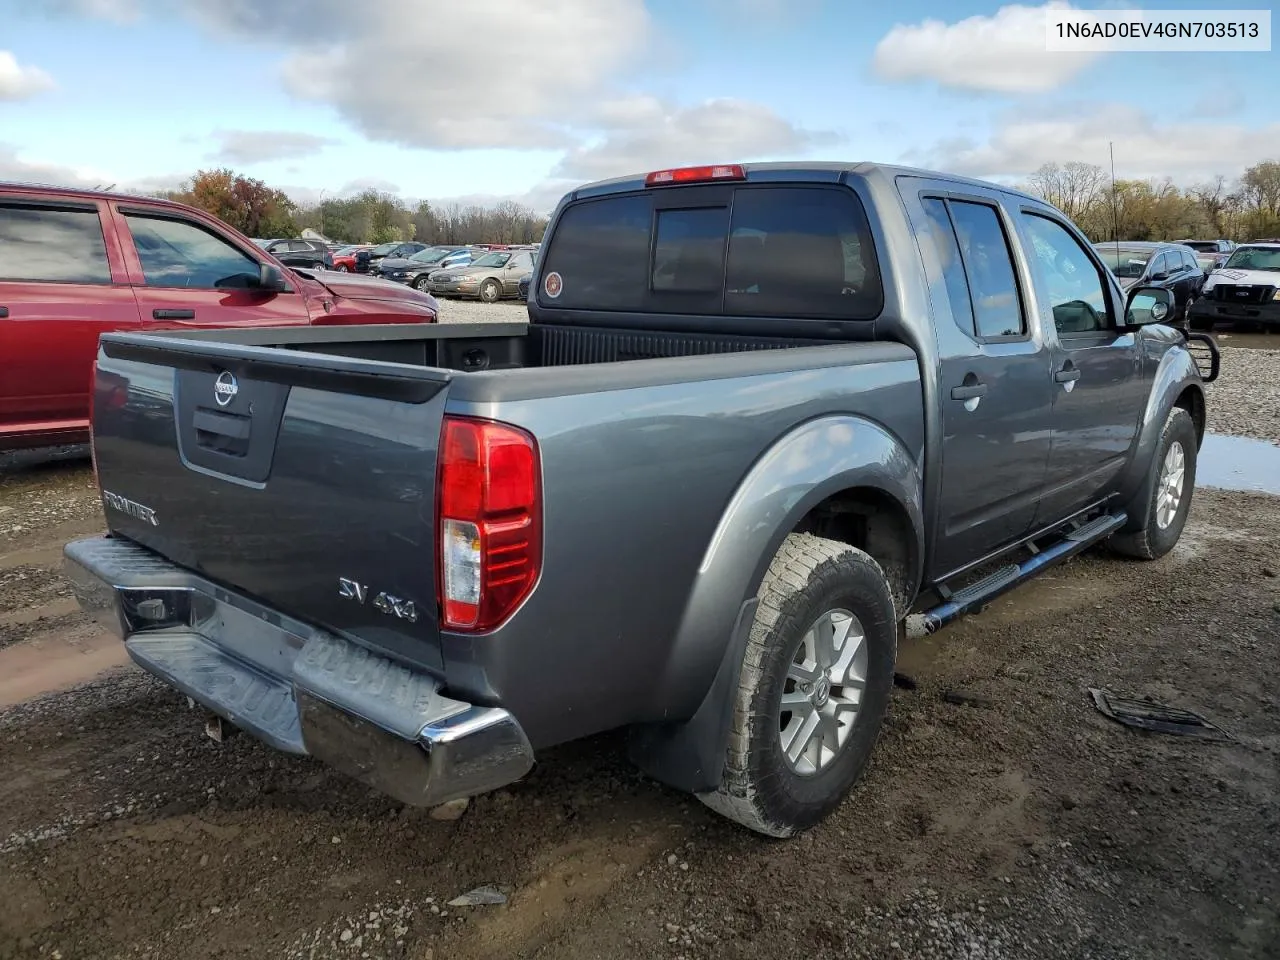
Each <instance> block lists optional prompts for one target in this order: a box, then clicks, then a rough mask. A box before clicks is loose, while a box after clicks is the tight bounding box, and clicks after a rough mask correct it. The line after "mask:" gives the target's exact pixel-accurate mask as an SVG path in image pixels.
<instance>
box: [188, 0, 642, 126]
mask: <svg viewBox="0 0 1280 960" xmlns="http://www.w3.org/2000/svg"><path fill="white" fill-rule="evenodd" d="M187 4H188V9H189V10H190V11H191V12H192V13H193V15H194V16H196V18H197V19H198V20H199V21H200V22H201V23H203V24H204V25H205V26H206V27H209V28H212V29H214V30H217V31H219V32H221V33H224V34H231V35H233V36H236V37H239V38H241V39H248V40H253V41H259V42H261V41H266V42H270V43H273V44H276V45H280V46H282V47H283V48H284V49H285V50H286V51H287V53H286V56H285V59H284V61H283V64H282V76H283V79H284V83H285V86H286V87H287V89H288V90H289V91H290V92H291V93H292V94H294V95H295V96H297V97H299V98H301V99H308V100H315V101H319V102H322V103H326V104H328V105H330V106H332V107H333V108H334V109H335V110H336V111H337V112H338V114H339V115H340V116H341V117H342V118H343V119H344V120H345V121H346V122H347V123H349V124H350V125H351V126H352V127H354V128H355V129H357V130H359V131H360V132H361V133H363V134H365V135H366V136H368V137H370V138H373V139H376V140H381V141H386V142H391V143H398V144H402V145H404V146H409V147H426V148H443V149H467V148H502V147H512V148H536V147H560V146H564V145H566V144H568V143H570V142H572V140H571V137H570V136H569V134H568V132H567V129H566V128H567V127H569V126H571V125H572V124H573V123H574V122H575V121H576V120H577V119H578V118H580V117H581V115H582V114H581V111H582V108H583V106H584V105H585V106H589V105H590V104H591V103H593V102H594V101H596V100H598V99H600V98H601V97H603V96H606V95H607V91H608V90H609V88H610V86H611V85H612V84H613V83H614V82H615V81H616V80H617V78H618V77H619V76H620V75H621V73H622V72H623V71H624V70H625V69H626V68H627V67H628V66H630V65H631V64H633V63H634V62H636V61H637V58H638V57H639V56H640V54H641V53H642V51H643V50H644V49H645V47H646V45H647V44H648V42H649V39H650V27H651V24H650V20H649V15H648V12H647V10H646V9H645V5H644V2H643V0H541V2H539V3H537V4H529V3H528V2H527V0H488V2H486V3H485V4H483V5H482V6H480V7H476V6H474V5H469V4H465V3H453V4H437V3H431V4H427V3H424V2H422V0H417V2H412V0H411V2H408V3H400V4H374V5H368V6H363V5H360V4H353V3H351V2H350V0H343V2H338V0H315V2H312V3H306V4H302V3H300V2H299V0H273V2H271V3H261V2H259V0H220V2H217V3H214V2H202V0H187Z"/></svg>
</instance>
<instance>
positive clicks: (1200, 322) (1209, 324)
mask: <svg viewBox="0 0 1280 960" xmlns="http://www.w3.org/2000/svg"><path fill="white" fill-rule="evenodd" d="M1187 326H1188V327H1189V328H1191V329H1192V330H1195V331H1197V332H1199V333H1205V332H1208V331H1211V330H1213V317H1195V316H1192V315H1191V308H1190V307H1188V308H1187Z"/></svg>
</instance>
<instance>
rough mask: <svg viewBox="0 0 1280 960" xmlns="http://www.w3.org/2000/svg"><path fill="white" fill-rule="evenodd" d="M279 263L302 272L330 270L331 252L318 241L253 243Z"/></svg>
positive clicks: (265, 241)
mask: <svg viewBox="0 0 1280 960" xmlns="http://www.w3.org/2000/svg"><path fill="white" fill-rule="evenodd" d="M253 242H254V243H256V244H257V245H258V246H260V247H261V248H262V249H263V250H265V251H267V253H269V254H271V255H272V256H273V257H275V258H276V259H277V260H279V261H280V262H281V263H283V264H286V265H287V266H290V267H301V268H302V269H304V270H332V269H333V251H331V250H330V249H329V247H328V245H327V244H325V243H322V242H321V241H319V240H255V241H253Z"/></svg>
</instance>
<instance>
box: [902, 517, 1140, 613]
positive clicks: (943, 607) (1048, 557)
mask: <svg viewBox="0 0 1280 960" xmlns="http://www.w3.org/2000/svg"><path fill="white" fill-rule="evenodd" d="M1127 520H1128V517H1127V516H1126V515H1125V514H1124V513H1104V514H1103V515H1102V516H1100V517H1097V518H1096V519H1093V520H1090V521H1088V522H1087V523H1085V524H1082V525H1081V526H1079V527H1076V528H1075V529H1074V530H1071V531H1069V532H1068V533H1065V534H1064V535H1063V536H1062V538H1061V539H1060V540H1058V541H1056V542H1055V543H1053V545H1052V546H1048V547H1045V548H1044V549H1042V550H1038V551H1036V552H1035V553H1033V554H1032V555H1031V556H1030V557H1028V558H1027V559H1026V560H1023V561H1022V562H1021V563H1010V564H1006V565H1005V566H1003V567H1001V568H1000V569H999V570H997V571H995V573H992V574H988V575H987V576H985V577H983V578H982V579H981V580H979V581H977V582H976V583H971V584H970V585H969V586H967V587H964V588H963V589H961V590H957V591H956V592H955V593H953V594H951V596H950V598H949V599H948V600H947V601H946V602H945V603H941V604H939V605H938V606H936V607H934V608H933V609H932V610H926V611H925V612H924V613H922V614H916V615H914V616H912V617H909V618H908V622H909V623H910V624H911V626H912V627H914V628H915V629H913V630H912V631H911V632H912V633H915V634H920V633H925V634H928V633H936V632H937V631H939V630H941V629H942V628H943V627H945V626H946V625H947V624H948V623H950V622H951V621H952V620H955V619H956V618H957V617H961V616H963V615H964V614H966V613H968V612H969V611H971V610H973V609H975V608H978V607H985V606H986V605H987V604H989V603H990V602H991V601H992V600H994V599H995V598H996V597H998V596H1000V595H1001V594H1003V593H1007V592H1008V591H1010V590H1012V589H1013V588H1014V587H1016V586H1019V585H1020V584H1023V583H1026V582H1027V581H1028V580H1030V579H1031V578H1032V577H1034V576H1035V575H1036V574H1038V573H1041V572H1043V571H1044V570H1045V568H1047V567H1050V566H1052V565H1053V564H1055V563H1057V562H1059V561H1060V560H1066V559H1067V558H1068V557H1074V556H1075V555H1076V554H1078V553H1081V552H1082V551H1084V550H1086V549H1088V548H1089V547H1091V546H1093V545H1094V544H1095V543H1098V542H1099V541H1101V540H1105V539H1106V538H1107V537H1109V536H1111V534H1113V533H1115V532H1116V531H1117V530H1119V529H1120V528H1121V527H1123V526H1124V525H1125V522H1126V521H1127ZM911 621H915V623H911ZM921 621H923V622H922V623H921ZM921 627H923V629H920V628H921Z"/></svg>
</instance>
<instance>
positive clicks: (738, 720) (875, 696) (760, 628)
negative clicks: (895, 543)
mask: <svg viewBox="0 0 1280 960" xmlns="http://www.w3.org/2000/svg"><path fill="white" fill-rule="evenodd" d="M759 597H760V605H759V607H758V609H757V611H756V618H755V622H754V623H753V624H752V627H751V635H750V638H749V640H748V641H747V647H746V651H745V654H744V657H743V663H742V673H741V676H740V677H739V680H738V689H737V692H736V695H735V700H734V705H733V714H732V718H731V720H730V729H729V742H728V749H727V751H726V755H725V768H724V772H723V774H722V776H721V781H720V787H719V789H717V790H716V791H714V792H709V793H704V794H699V799H700V800H702V802H703V803H705V804H706V805H707V806H708V807H710V808H711V809H712V810H715V811H716V812H717V813H719V814H721V815H723V816H725V817H728V818H729V819H730V820H734V821H736V822H738V823H740V824H742V825H743V826H744V827H747V828H748V829H750V830H754V831H755V832H757V833H761V834H764V835H766V836H771V837H789V836H792V835H794V834H796V833H798V832H800V831H802V830H806V829H808V828H809V827H812V826H814V825H815V824H817V823H819V822H820V821H822V820H823V819H824V818H825V817H827V816H828V815H829V814H830V813H831V812H832V811H833V810H834V809H835V808H836V807H837V806H839V804H840V802H841V801H842V800H843V799H844V798H845V796H846V795H847V794H848V793H849V791H850V790H851V789H852V788H853V785H854V784H855V783H856V782H857V781H858V778H859V777H861V776H862V772H863V770H864V769H865V768H866V765H867V761H868V759H869V758H870V756H871V751H872V749H873V748H874V746H875V743H876V739H877V737H878V736H879V733H880V726H881V723H882V722H883V720H884V715H885V711H886V710H887V709H888V706H889V697H890V694H891V692H892V687H893V669H894V662H895V660H896V659H897V646H898V628H897V616H896V614H895V611H894V602H893V592H892V589H891V587H890V585H889V582H888V580H887V579H886V578H885V575H884V571H883V570H881V568H880V565H879V564H878V563H876V561H875V560H873V559H872V558H871V557H870V556H868V555H867V554H866V553H864V552H863V551H861V550H859V549H857V548H856V547H852V546H850V545H849V544H847V543H840V542H838V541H835V540H827V539H824V538H822V537H815V536H813V535H811V534H795V533H793V534H791V535H789V536H788V537H787V539H786V540H785V541H783V544H782V547H781V549H779V551H778V553H777V555H776V556H775V557H774V558H773V563H772V564H771V565H770V566H769V571H768V573H767V574H765V578H764V582H763V584H761V587H760V592H759ZM836 610H843V611H847V612H848V613H851V614H853V616H854V617H856V620H857V621H858V622H859V623H860V624H861V627H862V631H861V632H862V636H863V637H864V640H863V644H862V649H864V650H865V656H863V655H862V654H859V655H858V656H859V657H862V660H861V661H860V664H861V669H858V670H856V671H854V672H861V673H862V674H863V677H864V684H863V687H862V691H861V699H860V701H859V703H858V709H857V712H856V714H855V716H854V718H853V719H852V720H851V721H850V723H849V725H848V733H847V734H845V736H846V739H845V740H844V741H843V742H842V743H840V744H839V745H838V746H837V748H836V749H834V750H832V751H831V754H832V757H831V759H830V760H828V761H825V765H822V764H819V765H818V766H817V767H816V768H813V769H809V770H808V771H805V772H802V771H799V770H798V769H797V768H796V766H795V765H793V762H792V761H790V760H788V758H787V756H786V753H785V752H784V748H783V742H782V737H783V731H784V728H786V729H789V727H788V725H787V724H786V723H784V721H785V720H787V718H790V720H791V722H793V723H794V722H796V718H797V717H798V716H801V714H799V713H795V714H793V713H792V711H788V710H786V709H785V708H784V706H783V695H784V694H786V695H787V696H788V697H789V698H794V697H803V696H810V697H814V698H816V697H820V696H821V704H820V706H821V707H822V708H825V707H826V705H827V704H828V703H830V704H832V710H833V711H834V710H836V709H838V708H837V707H836V706H835V704H837V703H839V702H840V700H841V699H842V698H845V697H850V696H851V695H852V693H853V691H855V690H856V685H854V684H851V683H846V684H844V685H831V686H829V687H827V688H826V689H828V690H829V691H830V694H829V696H830V698H831V699H827V697H826V696H822V688H821V687H820V684H821V678H822V677H826V676H827V674H825V673H822V672H821V671H814V672H815V673H816V675H817V676H818V677H819V681H818V682H817V683H815V684H814V689H813V691H807V692H802V691H801V690H800V687H799V686H797V685H796V684H797V681H796V680H795V679H794V678H791V677H788V674H789V673H791V672H793V668H795V669H796V670H801V671H805V670H812V668H809V667H808V666H807V665H800V664H797V663H796V662H795V658H796V657H797V656H798V655H799V652H800V648H801V647H802V646H803V645H804V643H805V641H806V636H807V635H808V634H809V631H810V629H811V626H812V625H813V624H815V622H817V621H819V620H821V619H822V618H823V617H824V615H826V614H828V613H829V612H830V611H836ZM849 636H850V637H852V636H853V634H852V632H851V633H850V634H849ZM838 660H839V657H838V656H837V661H838ZM857 663H858V661H856V660H855V665H856V664H857ZM833 669H835V668H833ZM827 682H828V683H830V681H829V680H828V681H827ZM811 702H812V703H814V704H818V703H819V701H818V700H817V699H811ZM803 710H805V711H810V710H811V708H810V707H809V706H807V705H806V706H804V707H803ZM802 728H803V722H801V729H802ZM839 729H845V728H843V727H840V728H839ZM822 749H823V748H822V747H821V745H820V746H819V750H822ZM801 759H802V760H804V758H801ZM805 762H807V761H805Z"/></svg>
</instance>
